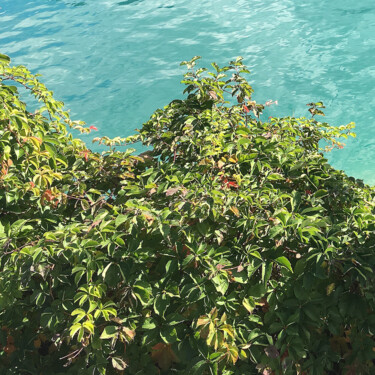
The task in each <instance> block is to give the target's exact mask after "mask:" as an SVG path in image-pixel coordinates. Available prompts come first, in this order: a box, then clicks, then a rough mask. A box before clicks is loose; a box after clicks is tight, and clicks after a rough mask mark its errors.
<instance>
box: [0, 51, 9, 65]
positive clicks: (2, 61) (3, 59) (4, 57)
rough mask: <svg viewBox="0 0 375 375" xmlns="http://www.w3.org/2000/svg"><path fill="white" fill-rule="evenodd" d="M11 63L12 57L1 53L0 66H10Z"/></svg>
mask: <svg viewBox="0 0 375 375" xmlns="http://www.w3.org/2000/svg"><path fill="white" fill-rule="evenodd" d="M9 63H10V57H9V56H7V55H3V54H2V53H0V64H4V65H8V64H9Z"/></svg>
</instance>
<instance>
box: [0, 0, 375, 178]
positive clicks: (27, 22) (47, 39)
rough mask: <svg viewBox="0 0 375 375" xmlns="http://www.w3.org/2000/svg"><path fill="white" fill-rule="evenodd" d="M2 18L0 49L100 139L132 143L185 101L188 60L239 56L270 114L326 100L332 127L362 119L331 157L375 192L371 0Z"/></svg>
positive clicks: (17, 8) (24, 6)
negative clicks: (158, 116) (36, 75)
mask: <svg viewBox="0 0 375 375" xmlns="http://www.w3.org/2000/svg"><path fill="white" fill-rule="evenodd" d="M0 21H1V22H0V49H1V52H3V53H8V54H10V55H11V56H12V57H13V61H14V62H15V63H19V64H24V65H27V66H29V67H30V68H31V69H32V70H33V71H35V72H40V73H42V74H43V75H44V78H43V79H44V81H45V83H46V84H47V86H48V87H50V88H51V89H52V90H53V91H54V92H55V94H56V96H57V97H58V98H59V99H62V100H64V101H65V102H66V104H67V107H68V108H71V109H72V113H73V115H74V116H75V117H77V118H80V119H83V120H85V121H87V122H89V123H93V124H95V125H96V126H97V127H98V128H99V134H100V135H104V134H107V135H109V136H116V135H121V136H126V135H129V134H131V133H132V132H133V131H134V129H135V128H137V127H140V124H141V123H142V122H143V121H145V120H147V118H148V117H149V115H150V114H151V113H152V111H153V110H154V109H156V108H157V107H161V106H163V105H164V104H166V103H167V102H169V101H170V100H172V99H173V98H175V97H180V96H181V87H180V86H179V84H178V82H179V80H180V76H181V73H182V72H183V70H182V69H181V68H180V67H179V62H180V61H182V60H187V59H189V58H191V57H192V56H194V55H202V56H203V57H204V63H205V64H208V63H209V62H211V61H217V62H218V63H221V64H223V63H226V62H227V61H228V60H230V59H231V58H233V57H235V56H238V55H242V56H244V58H245V61H246V63H247V64H248V65H249V66H250V68H251V70H252V72H253V75H252V82H253V84H254V88H255V90H256V99H258V100H259V101H265V100H268V99H275V100H276V99H277V100H278V101H279V103H280V105H279V106H278V107H277V108H273V109H269V110H268V112H267V116H268V115H270V114H272V115H280V116H281V115H305V114H306V106H305V103H308V102H310V101H317V100H323V101H324V102H325V103H326V104H327V107H328V108H327V117H326V119H327V120H328V121H329V122H331V123H332V124H336V125H340V124H342V123H347V122H349V121H351V120H355V121H356V123H357V133H358V138H357V139H355V140H350V141H348V142H347V146H346V148H345V149H344V150H340V151H339V152H333V153H331V154H330V155H329V159H330V161H331V162H332V163H333V165H335V166H336V167H337V168H341V169H344V170H345V171H346V172H347V173H349V174H351V175H355V176H356V177H358V178H363V179H365V180H366V181H367V182H370V183H375V164H374V163H373V160H374V159H375V141H374V139H375V122H374V120H375V113H374V111H373V108H374V105H375V95H374V94H375V65H374V63H373V61H374V55H375V49H374V46H375V7H374V6H373V0H362V1H361V2H360V3H358V2H352V1H351V0H322V1H320V2H316V1H313V0H305V1H303V2H297V1H293V0H273V1H271V0H252V1H249V0H233V1H231V2H228V1H227V0H216V1H215V2H214V3H213V2H201V1H198V0H189V1H187V0H124V1H119V0H87V1H79V0H77V1H73V0H50V1H48V2H46V1H45V0H33V1H28V2H25V1H24V0H2V4H1V9H0ZM96 135H97V134H95V135H93V136H96ZM90 137H91V135H90V136H87V140H90V139H91V138H90Z"/></svg>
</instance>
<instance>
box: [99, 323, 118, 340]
mask: <svg viewBox="0 0 375 375" xmlns="http://www.w3.org/2000/svg"><path fill="white" fill-rule="evenodd" d="M117 335H118V329H117V327H116V326H106V327H105V328H104V329H103V332H102V334H101V335H100V338H101V339H102V340H106V339H111V338H113V337H116V336H117Z"/></svg>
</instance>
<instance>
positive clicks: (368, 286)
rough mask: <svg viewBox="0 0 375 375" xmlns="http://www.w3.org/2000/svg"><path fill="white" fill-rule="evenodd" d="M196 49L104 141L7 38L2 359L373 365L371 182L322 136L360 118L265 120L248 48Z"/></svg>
mask: <svg viewBox="0 0 375 375" xmlns="http://www.w3.org/2000/svg"><path fill="white" fill-rule="evenodd" d="M197 60H198V58H194V59H193V60H191V61H189V62H185V63H184V64H185V65H186V66H187V68H188V72H187V73H186V74H185V76H184V80H183V81H182V82H183V83H184V84H185V85H186V89H185V93H186V94H187V95H186V97H185V99H182V100H174V101H172V102H171V103H170V104H169V105H167V106H166V107H164V108H163V109H159V110H157V111H156V112H155V113H154V114H153V115H152V116H151V118H150V120H149V121H148V122H146V123H145V124H143V126H142V128H141V129H140V130H139V132H138V133H137V134H136V135H135V136H132V137H129V138H127V139H121V138H119V139H114V140H110V139H109V138H106V137H104V138H101V139H97V141H99V142H101V143H103V144H107V145H109V146H110V149H109V150H108V151H106V152H104V153H102V154H99V153H96V152H93V151H91V150H89V149H88V148H87V147H86V146H85V144H84V142H83V141H82V140H80V139H77V138H74V137H73V136H72V135H71V133H70V132H69V131H68V128H69V127H73V128H76V129H78V130H80V131H81V132H82V133H85V132H89V131H90V129H89V128H87V127H85V124H83V123H81V122H73V121H71V120H70V118H69V114H68V113H67V112H66V111H64V109H63V104H62V103H61V102H58V101H56V100H55V99H54V98H53V95H52V93H51V92H50V91H48V90H47V89H46V87H45V86H44V85H43V84H42V83H40V81H39V80H38V77H37V76H35V75H33V74H31V73H30V72H29V71H28V70H27V69H26V68H25V67H22V66H18V67H13V66H10V64H9V63H10V59H9V58H8V57H7V56H5V55H0V106H1V108H0V165H1V171H0V246H1V254H0V271H1V273H0V326H2V330H1V334H0V369H1V371H2V372H1V373H4V374H6V375H11V374H27V375H31V374H39V373H40V371H42V370H43V373H55V374H78V373H79V374H82V375H83V374H134V375H135V374H159V373H162V374H169V373H179V374H223V375H230V374H245V373H246V374H257V373H262V374H299V375H302V374H311V375H321V374H327V375H328V374H339V373H343V374H353V373H356V374H367V373H368V374H370V373H372V372H373V371H374V359H375V352H374V350H373V347H374V346H375V345H374V334H373V332H374V330H375V313H374V308H375V300H374V285H375V284H374V277H373V268H374V266H375V257H374V253H373V252H374V244H375V241H374V239H375V235H374V229H375V216H374V212H375V211H374V209H375V195H374V190H373V189H372V188H370V187H368V186H365V185H364V184H363V183H362V182H361V181H357V180H355V179H353V178H350V177H348V176H346V175H345V173H343V172H342V171H338V170H335V169H334V168H332V167H331V166H330V165H329V164H328V162H327V160H326V158H325V157H324V155H323V153H322V151H323V150H322V146H327V145H328V146H327V147H338V148H341V147H343V144H342V143H341V142H339V141H338V139H340V137H344V138H346V137H347V136H349V135H352V133H351V129H352V128H353V124H349V125H345V126H340V127H332V126H329V125H328V124H327V123H324V122H319V121H318V120H317V119H316V118H315V115H319V114H322V113H321V108H324V107H323V104H322V103H320V102H319V103H311V104H309V106H310V112H311V114H312V115H313V117H312V118H305V117H303V118H294V117H285V118H271V119H269V120H268V121H262V120H261V116H260V115H261V113H262V110H263V109H264V105H262V104H258V103H256V102H255V101H254V100H253V98H252V93H253V90H252V88H251V86H250V84H249V83H248V82H247V80H246V78H245V77H244V75H245V74H247V73H248V70H247V68H246V66H244V65H243V62H242V59H241V58H238V59H236V60H235V61H232V62H230V64H229V65H228V66H226V67H223V68H220V67H219V66H218V65H216V64H212V67H213V71H208V70H206V69H203V68H200V69H197V68H196V66H195V64H196V61H197ZM25 90H27V91H29V92H30V93H31V94H32V96H33V97H34V98H36V101H37V102H38V103H40V104H38V105H34V107H36V108H37V109H36V110H34V111H30V110H29V109H28V108H29V106H28V105H26V104H25V102H24V101H22V100H21V95H23V94H24V92H25ZM137 141H141V142H142V143H143V145H145V146H148V148H149V150H148V151H146V152H143V153H141V154H139V155H137V154H135V153H134V150H133V149H130V148H127V149H126V151H117V149H116V145H124V144H129V143H133V142H137ZM327 147H326V148H327Z"/></svg>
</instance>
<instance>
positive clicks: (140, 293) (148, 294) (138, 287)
mask: <svg viewBox="0 0 375 375" xmlns="http://www.w3.org/2000/svg"><path fill="white" fill-rule="evenodd" d="M133 293H134V295H135V296H136V297H137V298H138V299H139V301H140V302H141V303H142V305H147V304H148V303H149V302H150V300H151V298H152V288H151V285H150V284H149V283H148V282H146V281H143V280H137V281H136V282H135V283H134V285H133Z"/></svg>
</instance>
